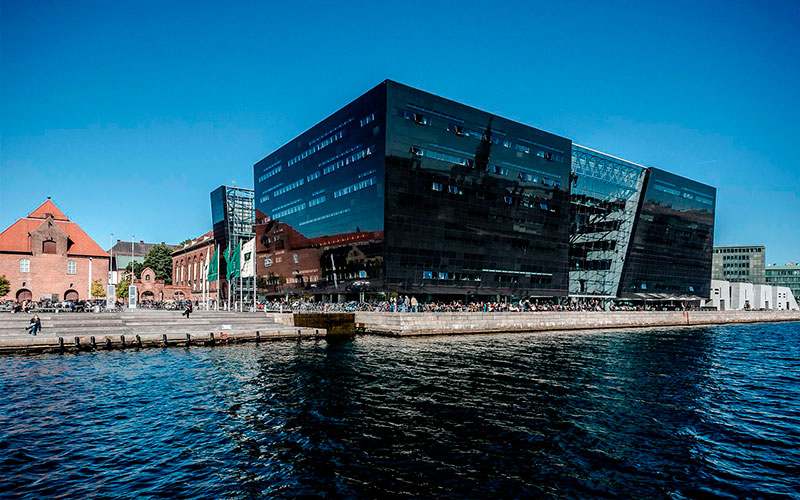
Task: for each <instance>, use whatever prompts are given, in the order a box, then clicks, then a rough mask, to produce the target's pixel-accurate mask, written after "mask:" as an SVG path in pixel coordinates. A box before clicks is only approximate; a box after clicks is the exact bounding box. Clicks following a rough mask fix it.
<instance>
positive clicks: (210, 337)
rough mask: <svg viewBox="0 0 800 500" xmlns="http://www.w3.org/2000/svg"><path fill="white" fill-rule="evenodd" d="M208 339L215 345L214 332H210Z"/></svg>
mask: <svg viewBox="0 0 800 500" xmlns="http://www.w3.org/2000/svg"><path fill="white" fill-rule="evenodd" d="M208 341H209V342H210V343H211V345H214V332H211V333H209V334H208Z"/></svg>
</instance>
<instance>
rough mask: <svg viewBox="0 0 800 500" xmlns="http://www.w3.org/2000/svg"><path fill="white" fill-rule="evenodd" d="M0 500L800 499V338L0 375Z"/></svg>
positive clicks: (37, 360) (300, 355)
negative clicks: (310, 499) (0, 499)
mask: <svg viewBox="0 0 800 500" xmlns="http://www.w3.org/2000/svg"><path fill="white" fill-rule="evenodd" d="M0 365H2V366H0V368H2V369H1V370H0V398H2V399H0V400H1V401H2V406H0V496H3V497H10V498H21V499H40V498H158V497H180V498H231V499H245V498H297V497H303V496H314V497H317V496H326V497H330V498H375V497H381V498H433V497H439V498H498V497H499V498H531V497H533V498H620V497H624V498H673V499H688V498H800V488H799V487H798V481H797V479H796V478H797V477H800V324H797V323H795V324H790V323H785V324H774V325H742V326H730V327H715V328H693V329H670V330H657V329H653V330H630V331H625V330H615V331H594V332H559V333H536V334H523V335H477V336H463V337H460V336H456V337H442V338H419V339H391V338H373V337H358V338H355V339H352V340H346V341H329V342H325V341H320V342H313V343H312V342H303V343H299V344H296V343H286V342H284V343H270V344H265V345H259V346H255V345H242V346H230V347H216V348H203V347H194V348H190V349H164V350H156V349H151V350H143V351H141V352H133V351H125V352H97V353H88V354H79V355H72V354H67V355H41V356H31V357H16V358H2V359H0Z"/></svg>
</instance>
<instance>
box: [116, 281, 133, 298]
mask: <svg viewBox="0 0 800 500" xmlns="http://www.w3.org/2000/svg"><path fill="white" fill-rule="evenodd" d="M129 286H131V282H130V281H128V280H122V281H120V282H119V284H117V298H118V299H127V298H128V287H129Z"/></svg>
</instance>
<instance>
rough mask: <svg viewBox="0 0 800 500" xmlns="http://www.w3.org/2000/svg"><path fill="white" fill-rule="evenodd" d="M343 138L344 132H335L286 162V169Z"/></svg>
mask: <svg viewBox="0 0 800 500" xmlns="http://www.w3.org/2000/svg"><path fill="white" fill-rule="evenodd" d="M343 137H344V131H341V132H337V133H335V134H333V135H332V136H330V137H328V138H327V139H325V140H324V141H322V142H319V143H317V144H314V145H313V146H311V147H310V148H308V149H306V150H305V151H303V152H302V153H300V154H299V155H297V156H295V157H294V158H292V159H291V160H289V161H288V162H286V166H287V167H291V166H292V165H294V164H295V163H297V162H298V161H300V160H303V159H305V158H307V157H309V156H311V155H312V154H314V153H316V152H317V151H320V150H322V149H324V148H326V147H328V146H330V145H331V144H333V143H334V142H336V141H338V140H340V139H342V138H343Z"/></svg>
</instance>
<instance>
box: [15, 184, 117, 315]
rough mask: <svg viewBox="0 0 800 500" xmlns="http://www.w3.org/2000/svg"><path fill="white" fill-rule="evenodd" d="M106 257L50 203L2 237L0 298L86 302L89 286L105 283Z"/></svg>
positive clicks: (89, 295)
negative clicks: (1, 288) (4, 289)
mask: <svg viewBox="0 0 800 500" xmlns="http://www.w3.org/2000/svg"><path fill="white" fill-rule="evenodd" d="M109 261H110V258H109V255H108V253H106V252H105V251H104V250H103V249H102V248H101V247H100V245H98V244H97V243H96V242H95V241H94V240H92V238H90V237H89V235H87V234H86V233H85V232H84V231H83V229H81V228H80V227H79V226H78V225H77V224H76V223H74V222H72V221H71V220H70V219H69V218H68V217H67V216H66V215H64V213H63V212H61V210H59V209H58V207H57V206H56V205H55V204H54V203H53V202H52V201H50V199H49V198H48V199H47V201H45V202H44V203H42V204H41V205H40V206H39V208H37V209H36V210H34V211H33V212H31V213H30V214H28V216H27V217H24V218H22V219H19V220H18V221H16V222H15V223H13V224H12V225H11V226H9V227H8V228H7V229H6V230H5V231H3V232H2V233H0V275H5V277H6V278H8V280H9V281H10V282H11V291H10V292H9V293H8V295H6V296H5V297H2V298H3V299H14V300H18V301H23V300H33V301H38V300H42V299H50V300H85V299H89V298H91V296H92V293H91V289H92V283H93V282H94V281H96V280H99V281H100V282H101V283H102V284H103V290H105V289H106V285H107V284H108V266H109Z"/></svg>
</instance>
